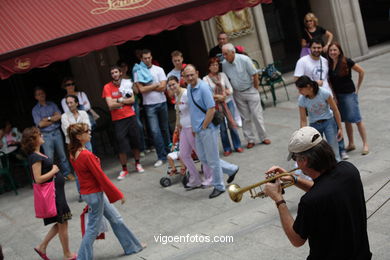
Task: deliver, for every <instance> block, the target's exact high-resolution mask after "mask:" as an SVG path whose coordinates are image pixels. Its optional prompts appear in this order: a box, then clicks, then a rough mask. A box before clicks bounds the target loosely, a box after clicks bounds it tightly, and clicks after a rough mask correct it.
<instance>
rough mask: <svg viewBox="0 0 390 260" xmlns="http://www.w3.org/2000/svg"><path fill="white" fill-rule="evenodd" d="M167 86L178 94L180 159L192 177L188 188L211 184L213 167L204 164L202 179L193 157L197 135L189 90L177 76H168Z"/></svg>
mask: <svg viewBox="0 0 390 260" xmlns="http://www.w3.org/2000/svg"><path fill="white" fill-rule="evenodd" d="M167 86H168V88H169V90H170V91H172V92H173V93H174V94H175V96H176V105H175V109H176V129H175V130H177V131H179V132H180V137H179V138H180V144H179V150H180V155H179V157H180V159H181V160H182V161H183V162H184V164H185V166H186V167H187V169H188V170H189V172H190V179H189V181H188V183H187V187H186V188H187V189H188V190H192V189H196V188H200V187H202V186H203V187H206V186H210V185H211V182H212V172H211V169H210V168H209V167H208V166H206V165H203V173H204V179H203V180H202V178H201V176H200V174H199V172H198V170H197V169H196V166H195V163H194V160H193V159H192V156H191V154H192V151H195V152H196V150H195V136H194V134H193V132H192V127H191V118H190V112H189V109H188V97H187V90H186V89H184V88H181V87H180V84H179V80H178V78H177V77H175V76H171V77H169V78H168V83H167Z"/></svg>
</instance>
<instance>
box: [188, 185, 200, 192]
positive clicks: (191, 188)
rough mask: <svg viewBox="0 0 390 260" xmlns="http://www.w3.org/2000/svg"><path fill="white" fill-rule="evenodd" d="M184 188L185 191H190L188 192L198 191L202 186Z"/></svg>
mask: <svg viewBox="0 0 390 260" xmlns="http://www.w3.org/2000/svg"><path fill="white" fill-rule="evenodd" d="M184 188H185V189H186V191H190V190H195V189H199V188H202V185H198V186H188V185H186V186H184Z"/></svg>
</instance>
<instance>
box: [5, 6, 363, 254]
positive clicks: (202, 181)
mask: <svg viewBox="0 0 390 260" xmlns="http://www.w3.org/2000/svg"><path fill="white" fill-rule="evenodd" d="M304 22H305V29H304V35H303V38H302V40H301V42H302V52H301V58H300V59H299V60H298V62H297V65H296V68H295V72H294V77H295V84H296V86H297V90H298V91H299V93H300V94H301V95H300V96H299V99H298V107H299V114H300V126H301V127H303V126H307V125H310V126H312V127H314V128H316V129H317V130H318V131H319V132H320V133H321V134H323V135H325V137H326V140H327V142H328V143H329V144H330V146H331V147H332V149H333V152H334V153H335V155H336V159H337V160H342V159H344V160H345V159H348V155H347V152H348V151H351V150H353V149H355V142H354V138H353V130H352V124H353V123H356V124H357V126H358V130H359V133H360V136H361V138H362V141H363V149H362V154H363V155H365V154H367V153H368V152H369V149H368V143H367V137H366V130H365V127H364V124H363V122H362V118H361V115H360V112H359V104H358V95H357V94H358V91H359V89H360V87H361V84H362V81H363V77H364V70H363V69H362V68H361V67H360V66H359V65H358V64H357V63H355V62H354V61H353V60H351V59H349V58H347V57H345V56H344V54H343V50H342V48H341V46H340V45H339V44H338V43H335V42H333V41H332V40H333V35H332V33H330V32H329V31H327V30H325V29H324V28H322V27H320V26H318V20H317V18H316V17H315V16H314V15H313V14H311V13H309V14H307V15H306V16H305V18H304ZM323 36H325V37H326V38H327V43H326V44H325V45H324V43H323V39H322V38H323ZM137 55H138V57H137V58H138V59H139V63H137V64H135V65H134V67H133V68H129V65H128V64H127V63H126V62H125V61H122V60H121V61H119V62H118V64H117V65H114V66H112V67H111V68H110V75H111V81H110V82H108V83H107V84H105V85H104V87H103V92H102V98H104V99H105V101H106V103H107V106H108V109H109V111H110V114H111V119H112V124H113V129H114V134H115V137H116V139H117V144H118V157H119V161H120V164H121V170H120V172H119V174H118V177H117V179H118V180H123V179H124V178H126V176H127V175H128V174H129V169H128V167H127V162H128V158H127V156H128V153H129V152H130V151H131V152H132V155H133V158H134V165H135V170H136V171H137V172H139V173H142V172H144V171H145V170H144V168H143V166H142V165H141V158H142V156H143V155H144V154H145V152H146V150H147V149H148V148H150V144H147V143H148V139H149V138H147V137H148V136H150V139H151V140H152V142H151V143H152V146H153V148H154V149H155V153H156V161H155V163H154V167H160V166H162V165H163V164H165V163H166V162H167V160H169V159H170V160H171V162H170V163H171V166H172V167H171V170H170V172H169V174H171V175H173V174H175V173H176V172H177V170H176V168H175V164H174V162H173V160H180V161H181V163H182V169H187V170H188V172H189V180H188V183H187V184H186V186H185V188H186V189H187V190H192V189H196V188H201V187H202V188H205V187H209V186H211V187H213V191H212V192H211V193H210V195H209V198H215V197H217V196H219V195H220V194H222V193H223V192H224V191H225V184H224V179H223V173H224V174H227V175H228V179H227V183H231V182H232V181H233V180H234V178H235V176H236V174H237V173H238V171H239V166H238V165H234V164H231V163H229V162H227V161H225V160H222V159H221V158H220V155H219V141H218V139H219V137H220V139H221V143H222V148H223V156H225V157H228V156H229V155H231V154H232V153H233V152H237V153H242V152H244V148H245V147H246V149H251V148H253V147H254V146H255V145H256V143H261V144H265V145H269V144H271V140H270V138H269V137H268V135H267V132H266V129H265V123H264V118H263V113H262V104H261V98H260V94H259V91H258V88H259V70H258V69H256V68H255V66H254V64H253V60H252V59H251V58H250V57H249V56H248V55H246V54H245V53H243V48H242V47H241V46H234V45H233V44H231V43H229V41H228V36H227V34H226V33H223V32H222V33H219V34H218V45H217V46H215V47H214V48H212V49H211V50H210V52H209V60H208V61H205V63H207V64H208V73H207V75H203V77H201V75H199V72H198V70H197V68H196V66H195V65H193V64H185V63H184V57H183V54H182V53H181V52H180V51H178V50H176V51H173V52H172V53H171V57H172V63H173V67H174V68H173V69H172V70H171V71H170V72H169V73H168V74H165V71H164V69H163V68H161V67H160V66H158V63H157V62H155V61H154V60H153V56H152V52H151V50H148V49H143V50H140V51H138V52H137ZM352 70H354V71H356V72H357V73H358V75H359V78H358V83H357V86H356V87H355V84H354V82H353V80H352V78H351V73H352ZM62 87H63V88H64V89H65V90H66V92H67V94H66V96H65V97H64V98H63V99H62V100H61V107H62V111H63V113H62V111H61V110H60V109H59V107H58V106H57V105H56V104H55V103H53V102H51V101H48V100H47V98H46V93H45V91H44V89H43V88H41V87H36V88H35V90H34V97H35V99H36V100H37V104H36V105H35V106H34V107H33V109H32V116H33V119H34V124H35V126H36V127H35V128H28V129H26V130H25V131H24V135H23V140H21V133H20V132H19V131H18V130H17V129H16V128H13V127H12V125H11V123H10V122H8V121H7V122H5V125H4V127H2V129H1V130H0V138H1V141H2V142H1V143H0V146H1V148H3V147H8V146H18V145H20V142H22V146H23V142H24V146H25V148H26V147H27V149H25V150H26V151H27V152H29V157H28V160H29V163H30V167H31V171H32V176H33V180H34V182H36V183H42V182H47V181H51V180H52V178H53V177H54V176H59V175H58V172H61V173H62V174H61V176H63V177H64V179H65V180H75V179H76V182H77V188H78V191H79V192H80V201H81V200H84V201H86V202H87V204H88V205H89V206H90V208H91V209H93V210H95V209H96V210H97V211H96V214H95V213H94V214H95V215H94V216H95V217H96V220H95V222H96V223H99V222H100V221H101V219H102V214H103V213H102V212H103V211H102V208H104V215H106V213H107V212H106V207H107V205H109V204H110V203H109V202H108V201H107V198H106V197H93V196H92V194H97V193H99V194H100V193H101V192H104V193H106V194H107V196H108V197H109V199H110V202H113V201H115V200H120V199H123V194H121V192H120V191H119V190H118V191H117V190H116V188H115V186H114V185H113V184H111V182H110V183H109V185H108V186H107V184H106V185H103V184H102V183H101V181H98V179H88V178H89V177H86V176H88V173H90V174H92V175H93V176H95V177H96V178H97V177H98V176H100V177H101V176H103V175H104V173H103V172H102V170H101V168H100V163H99V161H98V159H96V156H94V155H93V153H92V145H91V142H90V131H93V130H94V127H95V125H96V120H99V115H97V114H96V112H95V111H94V110H93V109H92V108H91V104H90V102H89V99H88V96H87V94H86V93H84V92H82V91H77V89H76V82H75V80H74V79H73V78H72V77H66V78H64V80H63V82H62ZM168 103H170V104H173V106H174V109H175V110H176V123H175V127H174V129H170V126H169V119H168ZM141 110H142V111H143V113H141V112H140V111H141ZM342 122H344V123H345V128H346V132H347V136H348V142H349V143H348V145H347V146H346V147H345V146H344V138H343V131H342V129H343V125H342ZM240 126H242V133H243V139H241V138H240V134H239V131H240ZM61 130H62V131H61ZM229 133H230V138H229ZM172 134H173V135H174V138H172ZM63 136H65V144H66V146H65V145H64V141H63ZM88 136H89V137H88ZM242 142H245V144H246V145H245V146H244V147H243V145H242ZM27 144H30V146H29V145H27ZM40 148H42V151H41V150H40ZM41 152H43V153H41ZM79 156H81V157H79ZM54 157H56V158H57V159H58V164H59V167H57V166H56V165H53V162H52V160H53V158H54ZM194 157H196V158H198V159H199V160H200V162H201V164H202V168H201V169H199V167H196V165H195V164H194ZM80 158H82V159H80ZM81 160H82V163H78V162H80V161H81ZM69 162H71V164H72V166H73V167H71V165H70V163H69ZM74 171H75V174H76V176H77V177H78V178H75V175H74V174H73V172H74ZM182 173H184V171H182ZM100 177H99V178H100ZM55 179H56V185H59V192H62V193H64V190H63V182H62V183H61V181H60V180H58V179H61V178H58V177H56V178H55ZM78 179H79V180H78ZM57 181H58V183H57ZM61 185H62V188H61ZM91 185H92V186H91ZM112 190H114V191H115V192H114V193H113V194H112ZM56 192H57V191H56ZM108 194H111V195H108ZM61 196H63V198H64V197H65V196H64V195H61ZM61 196H59V197H60V198H61ZM110 196H111V197H110ZM65 204H66V200H65V201H62V205H63V207H62V210H63V212H61V214H60V213H59V215H60V217H61V218H59V217H58V216H57V217H56V218H55V219H51V220H47V221H45V224H49V223H59V225H58V226H53V230H52V231H50V232H52V233H50V232H49V233H50V234H48V236H49V237H47V238H45V239H46V240H45V241H44V242H42V244H41V245H40V246H39V247H37V248H36V251H37V253H38V254H40V255H41V256H42V255H45V252H46V246H47V244H48V242H49V241H50V239H51V238H52V237H50V236H54V235H55V234H57V233H58V234H59V235H60V237H61V236H67V234H66V232H67V231H66V232H65V231H64V230H63V229H64V228H66V227H64V226H62V225H63V224H64V223H66V220H67V219H70V210H69V208H68V207H67V204H66V205H65ZM98 211H99V212H98ZM111 211H112V212H114V211H115V210H114V209H111ZM107 214H109V213H107ZM110 214H111V213H110ZM92 215H93V214H92ZM116 217H118V216H115V218H116ZM119 217H120V216H119ZM119 217H118V218H119ZM109 220H110V219H109ZM110 221H111V220H110ZM112 221H114V220H112ZM96 223H95V224H94V226H91V228H93V232H92V231H91V232H92V233H88V238H86V239H85V240H83V244H82V248H83V249H80V251H79V255H83V256H85V257H86V259H88V256H90V254H91V252H92V251H91V250H92V249H91V247H92V243H93V240H94V236H95V233H96V232H97V231H96ZM92 224H93V223H92ZM92 224H91V225H92ZM95 231H96V232H95ZM130 233H131V232H130ZM53 234H54V235H53ZM117 235H119V236H120V234H117ZM126 235H128V234H126ZM134 239H135V238H134ZM61 241H62V240H61ZM134 241H135V242H134V243H135V244H136V245H137V246H136V247H135V248H133V249H131V250H130V249H126V246H124V250H125V252H126V250H128V252H127V253H133V252H138V251H139V250H141V248H142V247H141V246H140V244H139V242H138V240H136V239H135V240H134ZM63 247H64V255H65V257H67V258H69V259H72V258H74V255H73V254H71V253H70V251H69V248H68V247H67V244H66V242H64V243H63Z"/></svg>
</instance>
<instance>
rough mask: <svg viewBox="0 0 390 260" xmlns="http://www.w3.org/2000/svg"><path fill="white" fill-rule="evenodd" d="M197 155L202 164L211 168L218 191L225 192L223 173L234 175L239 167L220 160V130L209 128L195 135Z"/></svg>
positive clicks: (213, 183) (214, 184)
mask: <svg viewBox="0 0 390 260" xmlns="http://www.w3.org/2000/svg"><path fill="white" fill-rule="evenodd" d="M195 147H196V153H197V155H198V158H199V160H200V161H201V162H202V164H205V165H207V166H209V167H210V168H211V170H212V173H213V182H212V185H213V186H214V188H215V189H217V190H221V191H223V190H225V184H224V182H223V173H225V174H227V175H229V176H230V175H233V174H234V173H235V172H236V171H237V170H238V166H237V165H235V164H231V163H228V162H226V161H224V160H221V159H220V158H219V151H218V128H207V129H205V130H201V131H199V132H197V133H196V135H195Z"/></svg>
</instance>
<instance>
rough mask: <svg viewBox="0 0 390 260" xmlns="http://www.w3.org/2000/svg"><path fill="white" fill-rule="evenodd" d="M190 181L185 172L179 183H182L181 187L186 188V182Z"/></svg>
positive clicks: (187, 173)
mask: <svg viewBox="0 0 390 260" xmlns="http://www.w3.org/2000/svg"><path fill="white" fill-rule="evenodd" d="M189 179H190V173H189V172H188V171H186V174H185V175H184V176H183V178H182V179H181V183H183V186H184V187H186V186H187V183H188V180H189Z"/></svg>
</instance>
